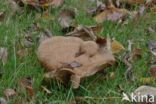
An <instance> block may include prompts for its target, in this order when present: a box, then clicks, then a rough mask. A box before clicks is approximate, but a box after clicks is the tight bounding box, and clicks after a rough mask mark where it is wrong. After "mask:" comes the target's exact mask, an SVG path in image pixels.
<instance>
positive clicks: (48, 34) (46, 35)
mask: <svg viewBox="0 0 156 104" xmlns="http://www.w3.org/2000/svg"><path fill="white" fill-rule="evenodd" d="M52 36H53V34H52V32H51V31H50V30H49V29H44V30H43V31H42V32H41V33H40V35H39V43H41V42H43V41H44V40H46V39H48V38H51V37H52Z"/></svg>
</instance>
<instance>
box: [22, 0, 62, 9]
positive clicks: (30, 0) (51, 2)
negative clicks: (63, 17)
mask: <svg viewBox="0 0 156 104" xmlns="http://www.w3.org/2000/svg"><path fill="white" fill-rule="evenodd" d="M21 1H22V2H23V3H24V4H28V5H31V6H34V7H48V6H53V7H58V6H61V5H62V4H63V3H64V0H39V1H38V0H37V1H36V0H21Z"/></svg>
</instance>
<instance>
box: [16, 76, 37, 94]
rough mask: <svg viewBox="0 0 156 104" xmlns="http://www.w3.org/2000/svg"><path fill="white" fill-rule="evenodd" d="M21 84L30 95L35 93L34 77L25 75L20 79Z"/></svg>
mask: <svg viewBox="0 0 156 104" xmlns="http://www.w3.org/2000/svg"><path fill="white" fill-rule="evenodd" d="M19 85H20V86H21V89H23V90H24V91H27V93H28V94H29V95H30V96H33V95H34V90H33V87H32V78H31V77H25V78H22V79H20V80H19Z"/></svg>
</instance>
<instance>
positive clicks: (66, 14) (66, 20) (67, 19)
mask: <svg viewBox="0 0 156 104" xmlns="http://www.w3.org/2000/svg"><path fill="white" fill-rule="evenodd" d="M74 18H75V12H74V11H72V10H69V9H64V10H62V11H61V12H60V13H59V16H58V22H59V24H60V26H61V27H62V28H63V29H64V28H69V27H70V26H71V24H72V22H73V19H74Z"/></svg>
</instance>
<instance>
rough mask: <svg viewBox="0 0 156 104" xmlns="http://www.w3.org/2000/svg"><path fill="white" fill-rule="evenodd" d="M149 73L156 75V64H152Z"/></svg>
mask: <svg viewBox="0 0 156 104" xmlns="http://www.w3.org/2000/svg"><path fill="white" fill-rule="evenodd" d="M149 74H150V75H151V76H153V77H156V66H155V65H153V66H151V68H150V69H149Z"/></svg>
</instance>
